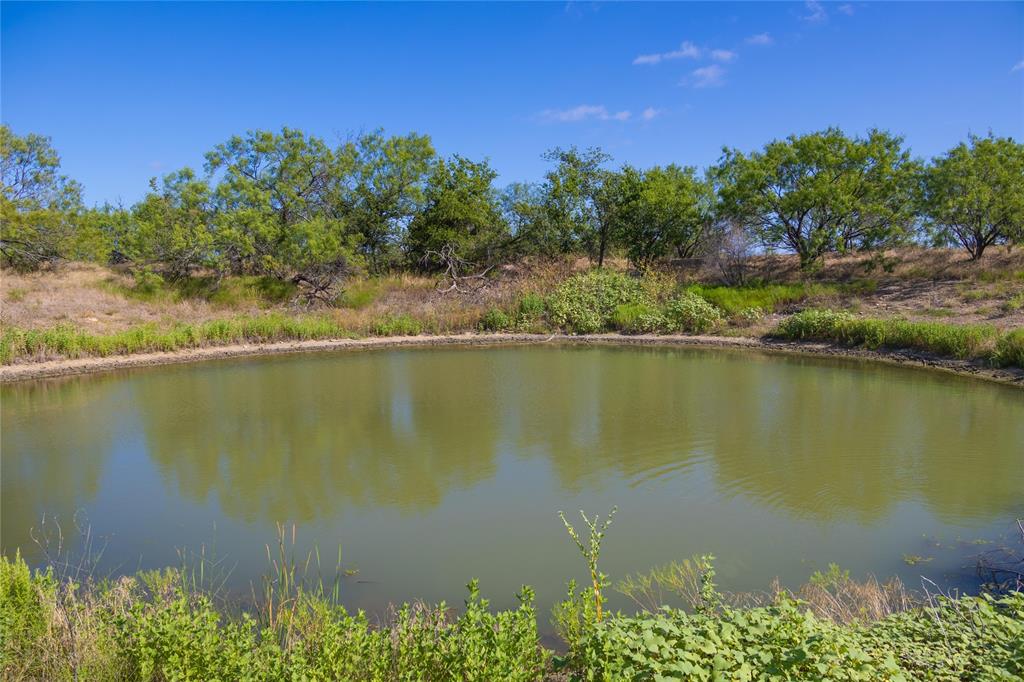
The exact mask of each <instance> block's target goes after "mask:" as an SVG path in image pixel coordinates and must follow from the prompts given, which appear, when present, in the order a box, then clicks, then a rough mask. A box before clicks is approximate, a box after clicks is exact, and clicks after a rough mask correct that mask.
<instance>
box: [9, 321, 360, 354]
mask: <svg viewBox="0 0 1024 682" xmlns="http://www.w3.org/2000/svg"><path fill="white" fill-rule="evenodd" d="M353 336H354V334H353V333H352V331H351V330H350V329H347V328H346V327H344V326H343V325H341V324H340V323H338V322H337V321H335V320H334V319H333V318H331V317H327V316H316V315H310V316H303V317H290V316H287V315H282V314H280V313H273V314H268V315H260V316H255V317H236V318H230V319H220V320H210V321H207V322H200V323H195V324H184V323H183V324H176V325H174V326H172V327H170V328H167V329H161V328H160V327H159V326H157V325H155V324H144V325H140V326H137V327H132V328H131V329H127V330H125V331H120V332H114V333H112V334H92V333H89V332H85V331H82V330H80V329H77V328H75V327H73V326H71V325H67V324H61V325H57V326H55V327H52V328H50V329H20V328H17V327H7V328H5V329H4V330H3V331H2V332H0V364H10V363H11V362H13V361H14V360H17V359H20V358H40V357H50V356H59V357H63V358H80V357H89V356H95V357H108V356H111V355H129V354H133V353H147V352H156V351H173V350H181V349H185V348H199V347H201V346H211V345H223V344H229V343H247V342H249V343H268V342H273V341H287V340H312V339H335V338H351V337H353Z"/></svg>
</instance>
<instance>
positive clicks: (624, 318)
mask: <svg viewBox="0 0 1024 682" xmlns="http://www.w3.org/2000/svg"><path fill="white" fill-rule="evenodd" d="M612 326H613V327H615V329H617V330H618V331H620V332H623V333H625V334H651V333H654V332H657V331H659V330H660V329H662V328H663V327H664V326H665V318H664V317H663V316H662V314H661V312H660V311H659V310H658V309H657V308H656V307H655V306H653V305H649V304H645V303H622V304H620V305H619V306H617V307H616V308H615V313H614V314H613V315H612Z"/></svg>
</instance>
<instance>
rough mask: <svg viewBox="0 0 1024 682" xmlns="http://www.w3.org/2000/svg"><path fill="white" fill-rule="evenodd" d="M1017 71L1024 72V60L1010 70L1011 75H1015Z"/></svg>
mask: <svg viewBox="0 0 1024 682" xmlns="http://www.w3.org/2000/svg"><path fill="white" fill-rule="evenodd" d="M1015 71H1024V59H1022V60H1020V61H1019V62H1017V63H1016V64H1014V65H1013V68H1012V69H1010V73H1013V72H1015Z"/></svg>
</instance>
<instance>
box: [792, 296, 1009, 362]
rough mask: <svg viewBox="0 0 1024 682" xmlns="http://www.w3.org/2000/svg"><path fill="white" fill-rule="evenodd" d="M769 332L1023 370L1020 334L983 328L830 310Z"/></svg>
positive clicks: (807, 312) (808, 312)
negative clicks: (973, 360)
mask: <svg viewBox="0 0 1024 682" xmlns="http://www.w3.org/2000/svg"><path fill="white" fill-rule="evenodd" d="M773 334H774V336H777V337H780V338H784V339H790V340H796V341H827V342H830V343H837V344H840V345H843V346H862V347H865V348H870V349H878V348H894V349H910V350H920V351H925V352H928V353H933V354H935V355H941V356H945V357H952V358H958V359H961V360H966V359H980V360H987V361H989V362H991V363H993V364H997V365H1000V366H1017V367H1024V362H1022V361H1024V352H1022V351H1024V330H1020V329H1018V330H1015V331H1011V332H1008V333H1001V332H1000V331H999V330H998V329H996V328H995V327H993V326H991V325H984V324H945V323H942V322H911V321H908V320H900V319H884V320H879V319H868V318H858V317H855V316H853V315H851V314H850V313H845V312H837V311H833V310H805V311H802V312H799V313H796V314H795V315H792V316H790V317H788V318H786V319H785V320H783V321H782V322H781V323H779V326H778V327H777V328H776V329H775V331H774V333H773Z"/></svg>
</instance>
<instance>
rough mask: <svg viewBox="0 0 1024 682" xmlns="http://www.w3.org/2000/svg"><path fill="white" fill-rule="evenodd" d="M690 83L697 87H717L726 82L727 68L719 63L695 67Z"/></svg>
mask: <svg viewBox="0 0 1024 682" xmlns="http://www.w3.org/2000/svg"><path fill="white" fill-rule="evenodd" d="M688 83H689V85H692V86H693V87H695V88H717V87H718V86H720V85H722V84H724V83H725V69H723V68H722V67H721V66H719V65H718V64H710V65H708V66H702V67H701V68H699V69H694V70H693V71H692V72H691V73H690V80H689V82H688Z"/></svg>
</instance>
